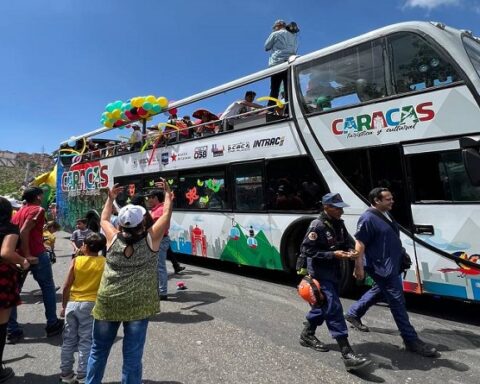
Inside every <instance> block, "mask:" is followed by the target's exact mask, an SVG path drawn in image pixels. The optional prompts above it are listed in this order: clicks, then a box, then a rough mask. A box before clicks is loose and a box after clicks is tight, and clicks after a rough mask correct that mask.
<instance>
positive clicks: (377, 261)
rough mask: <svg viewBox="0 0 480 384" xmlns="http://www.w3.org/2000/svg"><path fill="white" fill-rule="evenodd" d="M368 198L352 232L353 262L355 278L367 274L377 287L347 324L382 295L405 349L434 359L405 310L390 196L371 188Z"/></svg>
mask: <svg viewBox="0 0 480 384" xmlns="http://www.w3.org/2000/svg"><path fill="white" fill-rule="evenodd" d="M368 199H369V201H370V203H371V205H372V206H371V208H368V209H367V210H366V211H365V212H364V213H363V214H362V215H361V216H360V219H359V220H358V225H357V233H355V238H356V243H355V250H356V251H357V252H358V254H359V258H358V259H357V262H356V263H355V276H356V277H357V279H363V277H364V273H365V272H364V271H366V272H367V273H368V274H369V275H370V276H371V277H372V279H373V280H374V281H375V284H376V285H375V286H374V287H373V288H372V289H371V290H370V291H368V292H367V293H366V294H365V295H364V296H363V297H362V298H361V299H360V300H359V301H358V302H357V303H355V304H353V306H352V308H351V309H350V310H349V312H348V314H350V317H354V319H353V320H354V321H351V320H352V319H350V320H349V321H350V322H351V323H352V324H353V325H355V324H354V323H355V320H359V318H356V317H355V316H353V314H355V313H357V314H358V313H360V314H364V313H365V312H366V310H367V309H368V308H369V307H370V306H371V305H373V304H374V303H375V302H377V301H378V300H379V299H381V298H382V296H383V298H385V300H386V301H387V303H388V304H389V306H390V311H391V312H392V315H393V319H394V320H395V323H396V324H397V327H398V330H399V331H400V335H401V336H402V338H403V342H404V343H405V347H406V349H407V350H409V351H411V352H414V353H418V354H419V355H422V356H426V357H435V356H436V355H437V350H436V349H435V348H434V347H432V346H430V345H428V344H426V343H425V342H423V341H422V340H420V339H419V337H418V335H417V333H416V331H415V329H414V328H413V326H412V324H411V323H410V320H409V318H408V313H407V309H406V307H405V297H404V295H403V285H402V278H401V275H400V272H401V270H400V269H401V265H402V259H403V253H404V252H405V250H404V249H403V247H402V242H401V241H400V230H399V227H398V224H397V223H396V222H395V221H394V220H393V217H392V216H390V214H389V211H391V209H392V206H393V202H394V201H393V196H392V194H391V192H390V191H389V190H388V189H387V188H374V189H373V190H372V191H370V193H369V196H368ZM363 255H365V259H364V260H363ZM364 311H365V312H364ZM348 314H347V319H348V317H349V315H348ZM359 317H361V316H359Z"/></svg>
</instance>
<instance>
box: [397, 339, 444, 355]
mask: <svg viewBox="0 0 480 384" xmlns="http://www.w3.org/2000/svg"><path fill="white" fill-rule="evenodd" d="M404 343H405V348H406V350H407V351H410V352H413V353H418V354H419V355H421V356H424V357H437V356H438V352H437V350H436V348H435V347H433V346H431V345H429V344H427V343H425V342H424V341H422V340H420V339H417V340H414V341H410V342H406V341H404Z"/></svg>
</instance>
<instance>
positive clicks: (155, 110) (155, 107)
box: [152, 104, 162, 113]
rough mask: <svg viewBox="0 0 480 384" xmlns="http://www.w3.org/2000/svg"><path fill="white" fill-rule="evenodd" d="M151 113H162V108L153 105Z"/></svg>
mask: <svg viewBox="0 0 480 384" xmlns="http://www.w3.org/2000/svg"><path fill="white" fill-rule="evenodd" d="M152 111H153V112H154V113H160V112H161V111H162V107H160V105H158V104H154V105H153V108H152Z"/></svg>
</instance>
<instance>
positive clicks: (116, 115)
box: [112, 109, 122, 120]
mask: <svg viewBox="0 0 480 384" xmlns="http://www.w3.org/2000/svg"><path fill="white" fill-rule="evenodd" d="M121 113H122V111H120V109H114V110H113V111H112V117H113V118H114V119H115V120H118V119H119V118H120V115H121Z"/></svg>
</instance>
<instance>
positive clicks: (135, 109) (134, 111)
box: [130, 107, 138, 115]
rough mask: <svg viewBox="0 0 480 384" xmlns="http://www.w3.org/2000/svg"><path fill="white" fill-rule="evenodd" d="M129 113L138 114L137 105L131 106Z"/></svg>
mask: <svg viewBox="0 0 480 384" xmlns="http://www.w3.org/2000/svg"><path fill="white" fill-rule="evenodd" d="M130 113H131V114H132V115H138V108H137V107H133V108H132V109H130Z"/></svg>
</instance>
